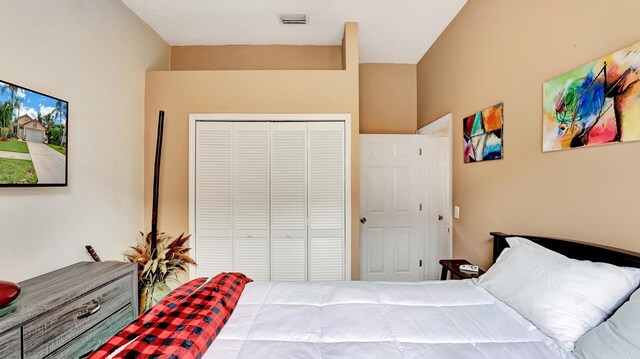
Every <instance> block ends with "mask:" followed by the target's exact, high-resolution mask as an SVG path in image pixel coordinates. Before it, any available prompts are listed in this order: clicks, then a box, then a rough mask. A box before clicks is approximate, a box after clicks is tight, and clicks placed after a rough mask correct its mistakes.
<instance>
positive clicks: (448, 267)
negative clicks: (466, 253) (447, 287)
mask: <svg viewBox="0 0 640 359" xmlns="http://www.w3.org/2000/svg"><path fill="white" fill-rule="evenodd" d="M440 264H441V265H442V275H440V280H446V279H447V273H448V272H451V279H469V278H478V277H479V276H481V275H483V274H484V271H483V270H482V269H480V270H478V273H466V272H463V271H461V270H460V266H461V265H463V264H471V263H469V262H468V261H467V260H465V259H441V260H440Z"/></svg>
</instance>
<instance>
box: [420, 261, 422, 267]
mask: <svg viewBox="0 0 640 359" xmlns="http://www.w3.org/2000/svg"><path fill="white" fill-rule="evenodd" d="M420 267H422V259H421V260H420Z"/></svg>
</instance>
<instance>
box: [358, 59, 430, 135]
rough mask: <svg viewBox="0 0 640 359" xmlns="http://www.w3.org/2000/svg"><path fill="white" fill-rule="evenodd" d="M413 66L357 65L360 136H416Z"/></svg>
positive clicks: (414, 76)
mask: <svg viewBox="0 0 640 359" xmlns="http://www.w3.org/2000/svg"><path fill="white" fill-rule="evenodd" d="M417 100H418V97H417V84H416V65H409V64H360V133H399V134H409V133H415V132H416V129H417V128H416V125H417V108H418V107H417V106H418V105H417Z"/></svg>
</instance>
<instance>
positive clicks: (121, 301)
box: [23, 276, 133, 359]
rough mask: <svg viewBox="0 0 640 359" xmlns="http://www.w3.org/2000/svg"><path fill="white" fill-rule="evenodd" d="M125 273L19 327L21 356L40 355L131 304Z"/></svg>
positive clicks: (41, 356) (51, 350)
mask: <svg viewBox="0 0 640 359" xmlns="http://www.w3.org/2000/svg"><path fill="white" fill-rule="evenodd" d="M132 292H133V282H132V280H131V276H125V277H122V278H120V279H117V280H115V281H113V282H111V283H108V284H106V285H104V286H102V287H100V288H98V289H95V290H94V291H92V292H89V293H88V294H84V295H81V296H80V297H79V298H76V299H74V300H72V301H70V302H69V303H67V304H65V305H63V306H61V307H58V308H56V309H53V310H51V311H48V312H47V313H45V314H43V315H42V316H40V317H38V318H36V319H34V320H33V321H31V322H29V323H27V324H25V325H24V327H23V346H24V349H23V351H24V357H25V358H27V359H31V358H36V359H38V358H43V357H45V356H46V355H48V354H49V353H52V352H53V351H55V350H56V349H58V348H60V347H62V346H63V345H65V344H66V343H68V342H69V341H71V339H73V338H75V337H77V336H79V335H80V334H82V333H84V332H86V331H87V330H88V329H89V328H92V327H93V326H95V325H96V324H98V323H100V322H101V321H103V320H104V319H106V318H107V317H109V316H111V315H113V314H114V313H115V312H117V311H118V310H119V309H121V308H122V307H124V306H126V305H127V304H130V303H131V293H132Z"/></svg>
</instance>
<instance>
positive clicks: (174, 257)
mask: <svg viewBox="0 0 640 359" xmlns="http://www.w3.org/2000/svg"><path fill="white" fill-rule="evenodd" d="M140 236H141V237H142V238H141V239H140V240H139V241H138V243H137V244H136V246H135V247H129V248H130V249H129V250H128V251H126V252H125V253H124V256H125V257H126V258H127V260H129V261H130V262H131V263H136V264H137V265H138V288H139V289H140V312H143V311H145V310H146V309H148V308H150V307H151V306H153V305H155V304H157V303H158V302H159V301H160V299H162V298H163V297H164V296H165V295H166V294H168V293H169V291H170V289H169V287H168V286H167V284H166V280H167V279H168V278H172V277H173V278H174V279H176V280H177V279H178V274H180V273H184V272H186V271H187V270H188V268H189V265H196V262H195V261H194V260H193V259H192V258H191V257H189V255H188V254H187V253H188V252H189V251H190V250H191V248H188V247H186V246H185V244H186V243H187V241H188V240H189V238H190V237H191V236H190V235H188V236H185V235H184V233H183V234H181V235H179V236H178V238H175V239H171V238H170V237H169V236H168V235H166V234H165V233H164V232H162V233H158V240H157V245H156V249H155V250H156V251H157V252H156V253H155V255H152V250H153V249H152V246H151V233H149V234H147V235H146V236H145V235H144V233H142V232H140ZM152 258H153V259H152Z"/></svg>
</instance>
